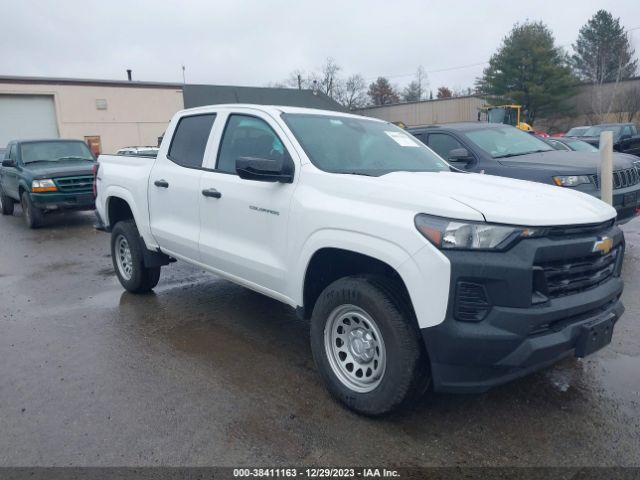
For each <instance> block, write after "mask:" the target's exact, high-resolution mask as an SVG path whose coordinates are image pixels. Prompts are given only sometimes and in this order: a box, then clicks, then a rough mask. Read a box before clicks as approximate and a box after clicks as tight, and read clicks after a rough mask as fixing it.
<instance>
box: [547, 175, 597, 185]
mask: <svg viewBox="0 0 640 480" xmlns="http://www.w3.org/2000/svg"><path fill="white" fill-rule="evenodd" d="M553 183H555V184H556V185H557V186H559V187H575V186H577V185H582V184H585V183H591V179H590V178H589V177H588V176H587V175H560V176H558V177H553Z"/></svg>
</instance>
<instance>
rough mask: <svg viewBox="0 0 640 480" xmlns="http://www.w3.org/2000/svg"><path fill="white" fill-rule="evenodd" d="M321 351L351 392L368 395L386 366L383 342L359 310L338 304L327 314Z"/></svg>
mask: <svg viewBox="0 0 640 480" xmlns="http://www.w3.org/2000/svg"><path fill="white" fill-rule="evenodd" d="M324 348H325V352H326V355H327V359H328V360H329V365H330V366H331V370H332V371H333V373H334V374H335V375H336V377H338V380H340V382H341V383H342V384H343V385H345V386H346V387H347V388H349V389H350V390H353V391H354V392H358V393H368V392H371V391H373V390H375V389H376V388H377V387H378V385H380V382H381V381H382V379H383V378H384V372H385V369H386V364H387V354H386V350H385V346H384V339H383V338H382V333H381V332H380V329H379V328H378V325H377V324H376V322H375V321H374V320H373V318H371V316H370V315H369V314H368V313H367V312H365V311H364V310H363V309H362V308H360V307H357V306H355V305H340V306H339V307H337V308H335V309H334V310H333V311H332V312H331V313H330V314H329V317H328V319H327V322H326V324H325V329H324Z"/></svg>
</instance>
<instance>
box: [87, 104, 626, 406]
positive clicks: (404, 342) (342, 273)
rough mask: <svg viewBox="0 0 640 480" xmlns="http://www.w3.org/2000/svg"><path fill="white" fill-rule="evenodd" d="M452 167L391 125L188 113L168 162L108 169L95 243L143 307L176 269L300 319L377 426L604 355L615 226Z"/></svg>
mask: <svg viewBox="0 0 640 480" xmlns="http://www.w3.org/2000/svg"><path fill="white" fill-rule="evenodd" d="M451 169H452V167H451V166H449V164H447V163H446V162H445V161H444V160H443V159H442V158H440V157H439V156H437V155H436V154H435V153H434V152H433V151H432V150H430V149H429V148H427V147H426V146H424V145H422V144H421V143H420V142H419V141H417V140H416V139H415V138H413V137H412V136H411V135H409V134H407V133H406V132H405V131H403V130H402V129H400V128H398V127H396V126H394V125H392V124H389V123H386V122H383V121H380V120H374V119H368V118H364V117H359V116H355V115H349V114H343V113H336V112H325V111H321V110H310V109H301V108H293V107H276V106H255V105H219V106H210V107H202V108H196V109H191V110H185V111H182V112H179V113H177V114H176V115H175V117H174V118H173V119H172V120H171V123H170V124H169V127H168V129H167V132H166V135H165V137H164V139H163V142H162V144H161V146H160V151H159V153H158V156H157V158H155V159H154V158H143V157H131V156H126V157H122V156H109V155H102V156H100V158H99V168H98V171H97V174H96V187H97V198H96V209H97V210H96V212H97V217H98V227H99V228H100V229H104V230H107V231H110V232H111V255H112V259H113V265H114V269H115V272H116V275H117V276H118V278H119V280H120V283H121V284H122V285H123V287H124V288H125V289H127V290H129V291H131V292H147V291H149V290H151V289H152V288H154V286H155V285H156V284H157V283H158V279H159V276H160V269H161V267H162V266H163V265H167V264H168V263H170V262H172V261H174V260H175V259H178V260H184V261H186V262H189V263H191V264H194V265H196V266H199V267H202V268H204V269H206V270H208V271H210V272H213V273H215V274H218V275H220V276H222V277H224V278H227V279H229V280H231V281H232V282H235V283H237V284H239V285H243V286H245V287H247V288H250V289H253V290H255V291H257V292H261V293H263V294H265V295H268V296H270V297H272V298H274V299H277V300H280V301H282V302H284V303H286V304H288V305H290V306H291V307H293V308H294V309H296V311H297V313H298V315H299V316H300V317H302V318H308V319H310V337H311V347H312V353H313V357H314V360H315V362H316V365H317V367H318V370H319V373H320V375H321V377H322V379H323V381H324V383H325V384H326V386H327V388H328V390H329V391H330V393H331V394H333V395H334V396H335V397H336V398H337V399H339V400H340V401H341V402H343V403H344V404H346V405H347V406H349V407H350V408H352V409H354V410H355V411H357V412H360V413H362V414H366V415H380V414H384V413H387V412H390V411H392V410H395V409H397V408H400V407H402V406H405V405H408V404H410V403H411V401H412V400H413V399H415V398H416V397H417V396H419V395H420V394H422V393H423V392H424V391H425V390H426V389H427V388H428V387H429V386H432V388H433V389H435V390H436V391H452V392H482V391H485V390H487V389H489V388H490V387H492V386H494V385H498V384H501V383H504V382H506V381H509V380H511V379H514V378H517V377H520V376H522V375H525V374H527V373H530V372H532V371H535V370H538V369H540V368H542V367H544V366H547V365H550V364H552V363H554V362H555V361H557V360H559V359H561V358H564V357H567V356H577V357H582V356H585V355H588V354H590V353H592V352H594V351H596V350H598V349H600V348H601V347H603V346H604V345H606V344H608V343H609V342H610V341H611V335H612V331H613V328H614V325H615V323H616V322H617V320H618V319H619V318H620V316H621V314H622V313H623V310H624V307H623V305H622V302H621V300H620V296H621V294H622V289H623V282H622V278H621V276H620V273H621V268H622V259H623V253H624V238H623V234H622V231H621V230H620V229H619V228H618V227H617V226H616V225H615V224H614V220H615V216H616V211H615V210H614V209H613V208H612V207H610V206H609V205H606V204H605V203H603V202H601V201H600V200H598V199H596V198H594V197H593V196H591V195H587V194H584V193H581V192H576V191H572V190H570V189H563V188H558V187H554V186H551V185H542V184H538V183H532V182H527V181H522V180H513V179H508V178H501V177H496V176H491V175H480V174H461V173H453V172H451ZM212 293H214V292H212Z"/></svg>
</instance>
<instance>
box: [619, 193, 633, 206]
mask: <svg viewBox="0 0 640 480" xmlns="http://www.w3.org/2000/svg"><path fill="white" fill-rule="evenodd" d="M622 204H623V205H624V206H625V207H630V206H632V205H635V204H636V193H635V192H631V193H625V194H624V196H623V197H622Z"/></svg>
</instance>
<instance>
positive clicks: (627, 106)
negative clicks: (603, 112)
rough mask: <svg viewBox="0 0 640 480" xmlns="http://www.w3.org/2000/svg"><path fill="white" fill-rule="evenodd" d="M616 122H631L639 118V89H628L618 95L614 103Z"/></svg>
mask: <svg viewBox="0 0 640 480" xmlns="http://www.w3.org/2000/svg"><path fill="white" fill-rule="evenodd" d="M615 109H616V111H617V114H616V116H617V120H618V122H621V123H622V122H633V120H634V118H636V117H640V87H635V88H630V89H627V91H625V92H623V93H621V94H620V95H618V99H617V101H616V107H615Z"/></svg>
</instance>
